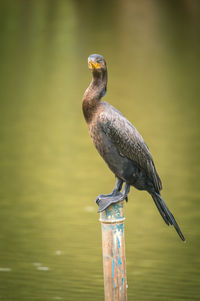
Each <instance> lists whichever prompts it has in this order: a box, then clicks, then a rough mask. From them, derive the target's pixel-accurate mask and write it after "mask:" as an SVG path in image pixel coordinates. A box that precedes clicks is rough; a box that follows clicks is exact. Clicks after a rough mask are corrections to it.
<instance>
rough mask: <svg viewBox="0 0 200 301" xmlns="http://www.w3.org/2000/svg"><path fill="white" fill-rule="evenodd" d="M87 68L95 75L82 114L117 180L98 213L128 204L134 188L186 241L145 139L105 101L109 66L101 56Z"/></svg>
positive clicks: (92, 57) (99, 200) (91, 59)
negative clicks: (165, 197) (166, 199)
mask: <svg viewBox="0 0 200 301" xmlns="http://www.w3.org/2000/svg"><path fill="white" fill-rule="evenodd" d="M88 68H89V70H90V71H91V73H92V81H91V83H90V84H89V86H88V88H87V89H86V91H85V93H84V95H83V99H82V110H83V115H84V118H85V120H86V123H87V125H88V129H89V133H90V136H91V138H92V140H93V143H94V145H95V147H96V149H97V151H98V152H99V154H100V155H101V156H102V158H103V159H104V161H105V162H106V163H107V165H108V167H109V168H110V170H111V171H112V172H113V173H114V175H115V177H116V179H117V181H116V184H115V187H114V189H113V191H112V193H110V194H100V195H98V197H97V198H96V203H97V205H98V212H102V211H104V210H105V209H106V208H108V207H109V206H110V205H111V204H115V203H117V202H120V201H123V200H126V201H128V194H129V191H130V186H133V187H135V188H136V189H138V190H144V191H147V192H148V193H149V194H150V195H151V197H152V199H153V201H154V203H155V205H156V207H157V209H158V211H159V213H160V215H161V216H162V218H163V220H164V221H165V223H166V224H167V225H168V226H169V225H173V226H174V228H175V230H176V231H177V233H178V235H179V236H180V238H181V239H182V240H183V241H185V238H184V236H183V234H182V232H181V230H180V228H179V226H178V224H177V222H176V220H175V218H174V216H173V215H172V213H171V212H170V210H169V209H168V207H167V205H166V204H165V202H164V200H163V199H162V197H161V194H160V191H161V189H162V182H161V179H160V177H159V175H158V173H157V171H156V168H155V164H154V161H153V158H152V155H151V153H150V151H149V148H148V147H147V145H146V143H145V142H144V139H143V138H142V136H141V135H140V133H139V132H138V131H137V129H136V128H135V127H134V126H133V124H132V123H131V122H130V121H128V120H127V119H126V118H125V117H124V115H122V113H121V112H120V111H118V110H117V109H116V108H115V107H113V106H112V105H110V104H109V103H108V102H105V101H103V100H102V97H103V96H105V94H106V91H107V65H106V61H105V59H104V57H103V56H102V55H100V54H92V55H90V56H89V57H88ZM123 184H124V187H123V190H122V186H123ZM121 190H122V191H121Z"/></svg>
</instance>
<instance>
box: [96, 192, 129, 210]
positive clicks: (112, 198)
mask: <svg viewBox="0 0 200 301" xmlns="http://www.w3.org/2000/svg"><path fill="white" fill-rule="evenodd" d="M124 199H126V201H128V196H127V195H124V194H123V193H121V192H120V191H115V193H110V194H107V195H106V194H100V195H99V196H98V197H97V198H96V203H97V205H98V206H99V209H98V212H102V211H104V210H105V209H106V208H108V207H109V206H110V205H111V204H115V203H118V202H120V201H123V200H124Z"/></svg>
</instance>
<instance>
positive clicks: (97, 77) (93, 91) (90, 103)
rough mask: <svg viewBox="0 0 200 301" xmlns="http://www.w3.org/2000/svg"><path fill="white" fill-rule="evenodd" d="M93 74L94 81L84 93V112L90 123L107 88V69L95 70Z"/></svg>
mask: <svg viewBox="0 0 200 301" xmlns="http://www.w3.org/2000/svg"><path fill="white" fill-rule="evenodd" d="M92 75H93V78H92V81H91V83H90V85H89V87H88V88H87V89H86V91H85V93H84V96H83V103H82V108H83V114H84V116H85V119H86V121H87V122H88V123H89V122H90V121H91V120H92V118H93V116H94V114H95V112H96V111H97V108H98V106H99V103H100V100H101V98H102V97H103V96H104V95H105V94H106V89H107V70H102V71H101V72H99V71H96V70H94V71H93V73H92Z"/></svg>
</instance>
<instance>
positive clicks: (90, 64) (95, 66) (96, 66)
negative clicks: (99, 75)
mask: <svg viewBox="0 0 200 301" xmlns="http://www.w3.org/2000/svg"><path fill="white" fill-rule="evenodd" d="M89 68H90V69H98V68H101V64H99V63H96V62H93V61H89Z"/></svg>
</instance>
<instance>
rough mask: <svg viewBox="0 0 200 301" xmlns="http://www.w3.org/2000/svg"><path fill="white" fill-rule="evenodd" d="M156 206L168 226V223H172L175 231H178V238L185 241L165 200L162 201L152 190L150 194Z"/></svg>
mask: <svg viewBox="0 0 200 301" xmlns="http://www.w3.org/2000/svg"><path fill="white" fill-rule="evenodd" d="M151 196H152V198H153V200H154V202H155V204H156V207H157V208H158V211H159V212H160V215H161V216H162V218H163V219H164V221H165V223H166V224H167V225H168V226H169V225H173V226H174V228H175V230H176V232H177V233H178V235H179V236H180V238H181V239H182V240H183V241H185V238H184V236H183V234H182V232H181V230H180V228H179V226H178V224H177V222H176V220H175V218H174V216H173V214H172V213H171V212H170V211H169V209H168V208H167V206H166V204H165V202H164V201H163V199H162V198H161V196H160V195H159V194H158V193H156V192H154V193H152V194H151Z"/></svg>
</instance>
